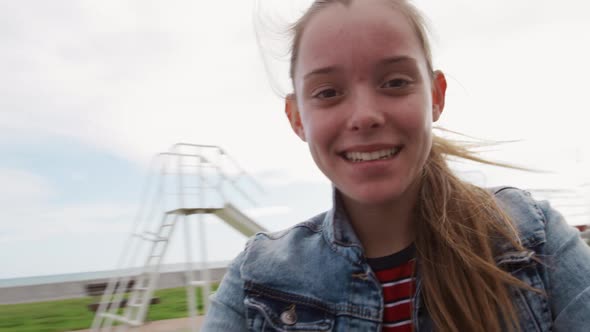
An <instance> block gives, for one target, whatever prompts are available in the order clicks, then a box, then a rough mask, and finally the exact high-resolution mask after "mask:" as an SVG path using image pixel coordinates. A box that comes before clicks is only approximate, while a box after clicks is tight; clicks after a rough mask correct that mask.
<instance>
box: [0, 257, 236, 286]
mask: <svg viewBox="0 0 590 332" xmlns="http://www.w3.org/2000/svg"><path fill="white" fill-rule="evenodd" d="M228 264H229V261H222V262H209V267H210V268H220V267H226V266H227V265H228ZM185 267H186V265H185V263H176V264H165V265H162V266H161V267H160V272H178V271H184V270H185ZM193 268H194V269H196V270H198V268H199V264H198V263H194V264H193ZM138 270H139V269H138V268H137V269H126V270H108V271H93V272H79V273H67V274H55V275H46V276H32V277H22V278H8V279H0V288H5V287H17V286H32V285H42V284H54V283H61V282H71V281H85V280H95V279H103V278H110V277H111V276H113V275H117V274H121V273H129V274H133V272H137V271H138Z"/></svg>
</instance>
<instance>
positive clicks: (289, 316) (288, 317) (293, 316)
mask: <svg viewBox="0 0 590 332" xmlns="http://www.w3.org/2000/svg"><path fill="white" fill-rule="evenodd" d="M281 321H282V322H283V323H284V324H287V325H294V324H295V323H297V313H296V312H295V306H294V305H292V306H291V307H290V308H289V309H287V310H285V311H283V313H282V314H281Z"/></svg>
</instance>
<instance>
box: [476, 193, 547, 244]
mask: <svg viewBox="0 0 590 332" xmlns="http://www.w3.org/2000/svg"><path fill="white" fill-rule="evenodd" d="M488 190H489V191H490V192H491V193H492V194H493V195H494V197H495V199H496V202H497V203H498V204H499V205H500V207H501V208H502V209H504V212H506V214H507V215H508V216H509V217H510V219H511V220H512V222H513V224H514V226H515V227H516V229H517V231H518V233H519V235H520V241H521V243H522V245H523V246H524V247H526V248H534V247H536V246H538V245H540V244H542V243H544V242H546V225H547V218H546V214H547V211H546V210H547V209H548V204H547V202H539V201H536V200H535V199H534V198H533V197H532V195H531V193H530V192H528V191H525V190H522V189H519V188H516V187H508V186H502V187H494V188H490V189H488Z"/></svg>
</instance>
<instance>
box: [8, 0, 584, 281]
mask: <svg viewBox="0 0 590 332" xmlns="http://www.w3.org/2000/svg"><path fill="white" fill-rule="evenodd" d="M305 3H308V1H295V0H293V1H286V0H281V1H271V0H263V1H262V2H261V8H262V15H260V14H259V15H258V16H256V17H257V19H256V20H254V19H253V12H254V3H253V1H250V0H249V1H246V0H232V1H208V2H201V1H192V0H191V1H189V0H178V1H166V2H164V1H154V0H151V1H145V0H142V1H139V0H137V1H114V0H108V1H65V0H53V1H42V0H38V1H31V0H21V1H12V0H0V73H2V75H1V76H0V115H1V116H0V184H1V186H0V208H1V209H0V247H1V248H2V249H3V250H2V251H0V265H1V266H2V267H3V268H2V271H0V278H10V277H18V276H27V275H40V274H54V273H69V272H79V271H88V270H99V269H109V268H112V267H114V265H115V261H116V258H117V257H118V254H119V252H120V250H121V248H122V243H123V241H124V239H125V238H126V236H127V232H128V230H129V227H130V226H129V225H130V222H131V219H132V218H133V215H134V214H135V212H136V211H137V209H138V206H137V204H138V201H139V195H140V190H141V184H142V183H143V181H144V177H145V174H146V172H147V170H146V168H147V164H148V161H149V160H150V158H151V156H152V155H154V154H156V153H158V152H161V151H164V150H166V149H168V147H169V146H170V145H172V144H174V143H176V142H179V141H183V142H193V143H200V144H214V145H219V146H222V147H223V148H225V149H226V150H227V151H228V152H229V153H230V154H232V155H233V156H234V158H235V159H236V160H238V161H239V162H240V163H241V164H242V166H243V167H244V168H246V169H247V170H249V171H250V173H252V174H254V175H255V176H256V177H257V178H258V179H259V180H260V181H261V182H262V183H263V184H264V185H265V186H266V188H267V190H268V194H267V195H266V196H265V197H262V198H261V206H259V207H258V208H256V209H253V208H249V210H246V211H247V212H249V213H250V215H251V216H252V217H254V218H255V219H256V220H257V221H259V222H260V223H262V224H264V225H265V226H266V227H268V228H269V229H280V228H284V227H287V226H288V225H290V224H293V223H295V222H297V221H300V220H302V219H303V218H307V217H310V216H312V215H313V214H315V213H317V212H320V211H322V210H324V209H327V208H329V204H330V187H329V183H328V182H327V181H326V180H325V179H324V178H323V177H322V175H321V174H320V173H319V172H318V171H317V170H316V168H315V166H314V164H313V162H312V160H311V158H310V157H309V153H308V151H307V148H306V146H305V145H304V144H303V143H301V142H300V141H299V140H298V139H297V138H296V136H295V135H293V134H292V133H291V131H290V128H289V126H288V123H287V121H286V119H285V118H284V115H283V103H282V100H281V98H280V96H279V95H278V94H277V93H275V92H273V90H272V88H271V84H270V83H269V79H268V77H267V74H266V72H265V69H264V62H263V58H265V59H266V63H267V64H269V65H270V67H271V76H272V80H274V81H276V82H279V87H280V88H281V89H282V90H283V91H284V90H286V89H288V88H287V87H285V84H284V83H283V84H282V85H280V82H284V81H285V78H286V74H287V73H286V70H285V69H284V64H283V66H282V67H281V64H280V63H279V64H278V65H276V63H275V61H274V60H273V57H272V56H271V55H270V54H269V53H268V50H264V52H262V54H261V52H260V50H259V48H258V46H257V42H256V38H255V29H254V23H253V22H254V21H256V22H258V23H261V22H262V23H268V17H271V18H273V23H275V24H278V25H279V26H280V25H281V23H282V20H281V19H280V18H285V19H286V18H292V17H296V16H297V15H296V14H297V12H298V9H297V8H299V10H300V9H301V8H304V6H305ZM415 3H416V4H417V5H418V7H419V8H421V9H422V10H423V11H424V12H425V13H426V15H427V16H428V17H429V18H430V22H431V27H432V30H433V32H434V41H433V43H434V59H435V65H436V67H437V68H440V69H442V70H443V71H445V73H446V74H447V78H448V81H449V90H448V97H447V98H448V99H447V105H446V108H445V112H444V114H443V118H442V120H441V122H440V123H439V125H441V126H443V127H445V128H448V129H451V130H456V131H459V132H462V133H464V134H468V135H472V136H477V137H481V138H485V139H493V140H502V141H505V140H519V142H518V143H513V144H508V145H502V146H499V147H497V148H496V149H495V150H496V151H493V152H491V153H489V154H487V155H486V156H488V157H490V158H492V159H496V160H501V161H508V162H512V163H515V164H518V165H523V166H528V167H532V168H536V169H543V170H547V171H551V172H552V173H549V174H527V173H522V172H515V171H505V170H495V169H491V168H487V167H479V166H474V165H462V166H458V167H459V169H461V170H462V171H464V174H465V176H466V177H468V178H470V179H472V180H473V181H474V182H476V183H478V184H481V185H498V184H511V185H516V186H520V187H524V188H536V189H542V188H560V189H567V190H569V192H568V193H566V194H563V195H562V196H561V197H557V198H555V201H556V206H558V207H559V205H560V204H561V205H562V206H563V208H560V210H562V211H563V212H564V214H566V215H571V217H569V218H568V220H569V221H571V222H572V223H579V222H580V220H581V219H580V217H578V215H579V214H580V213H582V214H584V213H585V216H586V217H585V218H588V209H587V208H586V209H585V210H584V209H582V210H580V208H579V206H580V205H581V204H586V206H590V202H589V201H590V195H589V194H588V187H587V186H586V187H583V184H585V183H586V184H587V183H588V182H590V176H589V175H588V171H587V170H588V169H590V163H589V159H590V147H589V145H588V144H587V142H589V141H590V134H589V132H588V119H589V116H588V114H590V109H589V107H588V102H587V96H588V87H589V83H588V82H589V81H588V78H589V77H590V65H589V64H588V59H590V37H589V36H590V34H589V33H588V32H590V19H589V18H588V13H590V4H588V2H586V1H578V0H562V1H546V0H541V1H539V0H517V1H515V0H510V1H508V0H493V1H491V0H490V1H488V0H485V1H484V0H478V1H472V0H471V1H467V0H447V1H439V0H428V1H422V0H417V1H416V2H415ZM261 20H262V21H261ZM266 26H267V27H268V25H266ZM259 34H260V36H261V40H262V42H263V44H265V45H269V44H271V45H272V46H273V47H274V46H276V47H278V49H279V50H280V49H281V48H280V46H281V45H283V46H284V44H281V42H284V40H280V38H279V40H278V42H277V41H276V40H273V39H272V38H275V37H276V35H274V34H273V31H264V30H263V31H259ZM277 45H278V46H277ZM284 92H286V91H284ZM563 197H566V199H565V200H564V198H563ZM572 202H574V204H573V205H577V206H578V207H576V208H571V207H568V206H569V205H571V204H570V203H572ZM210 224H211V227H210V230H211V236H210V238H211V240H210V243H209V252H210V253H211V255H212V259H214V260H226V259H231V258H232V257H233V256H235V254H237V252H238V251H239V250H240V249H241V248H242V246H243V244H244V242H245V239H243V238H242V237H241V236H240V235H238V234H235V233H233V232H232V231H231V230H230V229H228V228H227V227H226V226H224V225H219V223H214V222H213V221H211V222H210ZM175 250H176V249H174V250H173V251H172V253H171V255H170V258H169V260H168V261H169V262H172V261H180V260H182V256H181V255H180V251H179V250H177V251H175Z"/></svg>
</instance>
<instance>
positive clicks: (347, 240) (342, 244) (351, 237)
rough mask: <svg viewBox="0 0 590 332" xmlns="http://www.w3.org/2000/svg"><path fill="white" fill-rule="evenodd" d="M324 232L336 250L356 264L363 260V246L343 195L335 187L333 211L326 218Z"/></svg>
mask: <svg viewBox="0 0 590 332" xmlns="http://www.w3.org/2000/svg"><path fill="white" fill-rule="evenodd" d="M323 230H324V236H325V239H326V241H327V242H328V243H329V244H330V246H331V247H332V248H333V249H334V250H336V251H338V252H339V253H341V254H344V255H345V256H347V257H349V258H350V259H351V260H352V261H354V262H358V261H360V260H361V259H362V257H363V251H364V250H363V246H362V244H361V241H360V240H359V239H358V237H357V235H356V233H355V231H354V229H353V227H352V224H351V223H350V219H349V218H348V215H347V213H346V210H345V208H344V204H343V202H342V198H341V194H340V192H339V191H338V190H337V189H336V188H334V187H332V209H330V210H329V211H328V212H327V213H326V215H325V217H324V221H323Z"/></svg>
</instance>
